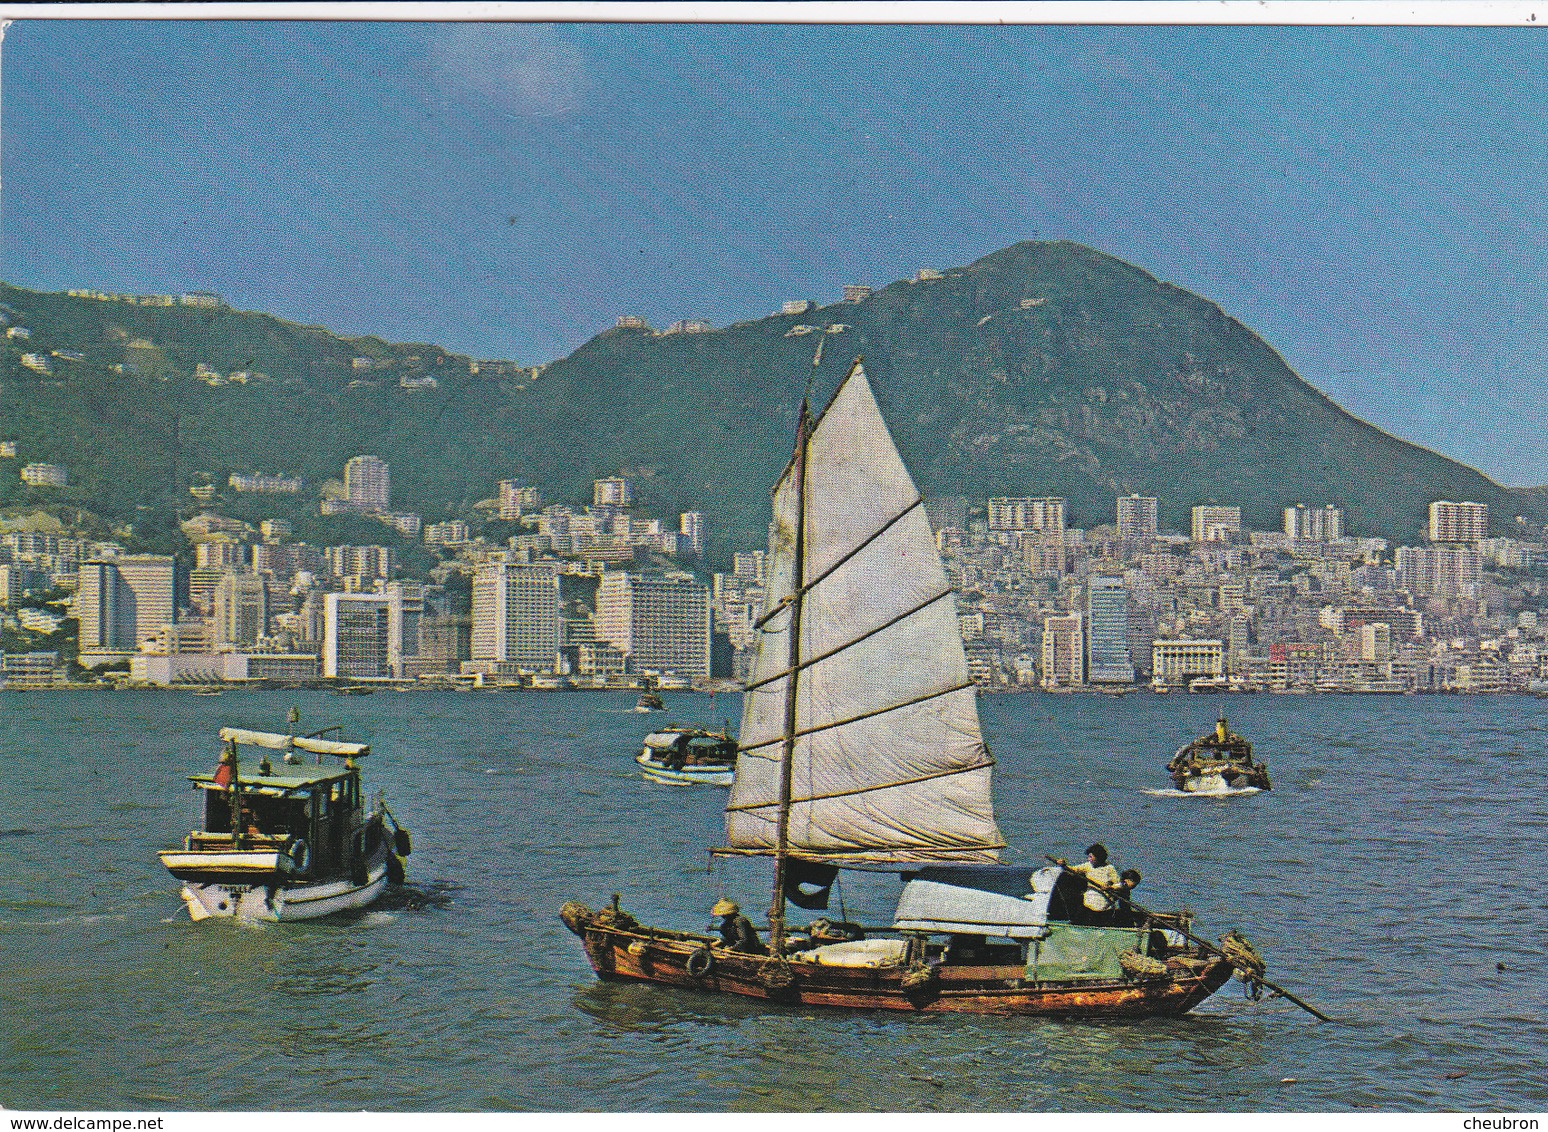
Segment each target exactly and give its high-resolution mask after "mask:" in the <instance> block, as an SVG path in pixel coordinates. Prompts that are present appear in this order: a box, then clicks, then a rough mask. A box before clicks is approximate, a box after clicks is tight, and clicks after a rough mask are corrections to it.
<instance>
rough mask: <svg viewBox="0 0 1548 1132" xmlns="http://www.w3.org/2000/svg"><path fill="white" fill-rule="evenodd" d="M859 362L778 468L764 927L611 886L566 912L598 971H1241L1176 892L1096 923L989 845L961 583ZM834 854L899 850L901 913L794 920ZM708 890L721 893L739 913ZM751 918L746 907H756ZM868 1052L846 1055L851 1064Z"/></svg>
mask: <svg viewBox="0 0 1548 1132" xmlns="http://www.w3.org/2000/svg"><path fill="white" fill-rule="evenodd" d="M922 504H923V500H922V499H921V498H920V496H919V492H918V489H917V488H916V487H915V485H914V482H913V480H912V478H911V477H910V476H909V474H908V471H907V469H906V468H905V467H904V465H903V461H902V459H901V457H900V456H899V455H898V451H897V449H896V447H895V446H894V445H893V443H892V439H891V437H890V435H889V434H888V432H887V426H886V424H885V422H884V421H883V420H882V417H881V412H880V410H879V408H878V407H877V404H876V400H875V398H874V396H873V394H872V392H871V388H870V383H869V382H868V381H867V380H866V377H865V371H864V370H863V369H862V368H861V366H860V363H859V362H858V361H857V362H856V363H855V365H854V366H853V367H852V368H851V369H850V371H849V373H848V375H847V376H846V377H845V379H844V380H843V382H842V383H841V384H840V385H839V388H838V391H837V392H836V393H835V394H834V395H833V399H832V400H831V401H830V402H829V404H828V407H827V408H826V409H824V410H823V412H822V413H821V414H820V415H818V416H817V417H816V418H815V419H813V418H812V416H811V415H810V413H809V412H808V410H807V406H806V405H805V404H804V403H803V404H802V405H801V408H800V411H799V414H798V417H797V425H796V445H795V454H794V456H793V457H792V459H791V461H790V464H789V465H788V467H787V468H786V469H785V472H784V474H783V475H782V476H781V477H780V479H779V482H778V484H777V486H776V487H775V489H774V499H773V510H774V517H773V523H772V524H771V525H770V528H769V580H768V588H767V599H766V600H767V605H766V607H765V612H764V614H763V616H762V618H760V620H759V622H758V628H759V629H760V630H761V632H760V635H759V637H758V650H757V658H756V660H755V662H754V666H753V672H752V674H751V678H750V680H749V683H748V685H747V689H746V691H745V692H744V694H743V699H742V726H741V733H740V736H739V739H740V746H739V748H738V754H737V761H736V773H735V778H734V780H733V782H732V787H731V797H730V801H729V802H728V804H727V806H726V845H725V846H723V847H722V848H719V849H716V850H714V851H713V852H714V853H715V854H717V855H719V856H744V857H770V858H772V859H773V865H774V888H773V899H772V903H771V906H770V908H769V925H768V928H767V934H768V946H767V948H766V949H765V948H764V946H763V944H762V942H761V941H760V940H758V939H757V938H756V937H755V936H754V938H752V939H749V938H748V928H747V925H745V924H742V925H738V926H737V927H736V929H735V930H732V929H731V928H730V927H724V926H723V929H722V930H723V931H729V932H731V934H732V935H733V937H735V938H736V942H737V946H735V947H733V946H727V945H726V944H725V943H724V941H723V937H722V936H715V935H705V934H699V933H696V932H686V931H673V930H669V929H661V928H654V927H647V926H646V925H644V924H642V923H640V921H639V920H637V919H636V918H635V917H634V916H633V915H631V914H630V913H629V912H627V911H625V910H624V909H623V908H622V907H621V906H620V902H619V898H618V897H617V896H615V897H613V900H612V903H611V905H610V906H604V907H603V908H601V909H600V910H599V911H595V912H593V911H592V910H591V909H589V908H587V907H585V906H584V905H581V904H578V903H573V902H572V903H567V904H565V905H564V907H563V908H562V909H560V913H559V914H560V919H561V920H562V921H563V922H564V924H565V926H566V927H568V928H569V929H570V930H571V931H572V932H574V933H575V934H576V935H577V936H579V937H580V939H581V941H582V943H583V944H584V946H585V951H586V957H587V959H588V961H589V962H590V963H591V966H592V968H593V970H595V971H596V973H597V975H598V977H600V978H603V979H610V980H611V979H624V980H639V981H645V982H651V983H658V984H664V985H667V986H672V987H676V988H681V989H685V990H693V991H698V992H704V993H711V994H733V995H739V996H743V997H747V998H753V999H764V1000H772V1001H774V1002H778V1003H782V1004H787V1005H794V1004H800V1005H801V1006H802V1007H803V1008H804V1007H808V1006H835V1007H854V1008H861V1009H885V1010H899V1011H965V1012H971V1013H994V1014H1018V1015H1043V1016H1056V1017H1076V1018H1096V1017H1112V1016H1123V1017H1140V1016H1147V1015H1178V1014H1183V1013H1186V1012H1187V1011H1189V1010H1191V1009H1192V1008H1193V1007H1194V1006H1196V1005H1197V1004H1198V1003H1200V1002H1202V1001H1203V1000H1204V999H1206V998H1208V997H1209V996H1210V995H1211V994H1213V993H1214V992H1215V991H1216V990H1218V989H1219V988H1220V987H1221V986H1223V985H1224V984H1225V982H1226V981H1227V980H1228V979H1229V978H1230V976H1231V971H1232V963H1231V962H1230V961H1228V960H1227V959H1225V958H1224V957H1222V955H1221V954H1220V952H1219V951H1217V950H1211V949H1206V948H1205V947H1203V946H1201V945H1198V944H1196V943H1194V942H1192V940H1193V937H1192V936H1191V935H1188V934H1185V933H1187V932H1188V922H1189V921H1188V918H1187V916H1186V915H1184V914H1173V915H1166V916H1161V915H1152V914H1150V913H1145V914H1143V915H1141V914H1140V913H1139V912H1137V911H1135V912H1134V913H1133V915H1132V922H1130V920H1126V921H1125V923H1124V924H1123V925H1121V926H1120V925H1119V924H1117V923H1107V924H1090V923H1086V922H1079V923H1077V922H1073V921H1072V917H1080V918H1081V919H1082V921H1084V919H1085V917H1084V915H1083V912H1082V909H1083V905H1082V903H1081V900H1080V898H1078V897H1077V898H1076V899H1075V901H1074V904H1073V906H1072V904H1071V902H1070V900H1069V899H1068V895H1067V893H1068V890H1067V888H1066V886H1065V885H1064V884H1062V883H1060V879H1061V876H1062V872H1061V870H1060V869H1058V868H1052V869H1049V868H1038V867H1035V866H1033V867H1029V866H1026V865H1021V866H1006V865H1002V864H1000V851H1001V850H1002V849H1003V848H1004V845H1005V842H1004V840H1003V839H1002V838H1001V836H1000V831H999V828H998V826H997V824H996V822H995V817H994V799H993V796H992V792H991V789H990V773H991V769H992V768H993V766H994V759H993V758H991V757H990V754H989V750H988V747H987V746H986V745H985V743H984V740H983V735H982V733H981V731H980V728H979V720H978V706H977V696H976V689H975V687H974V684H973V681H972V678H971V676H970V675H969V672H968V667H967V658H966V655H965V653H964V650H963V647H962V638H961V633H960V628H959V625H958V620H957V609H956V606H955V605H954V604H953V602H952V600H951V598H952V589H951V586H950V584H949V583H948V581H947V578H946V573H945V570H944V568H943V567H942V565H941V560H940V556H939V554H938V553H937V551H936V548H935V542H934V536H933V535H932V533H931V529H930V524H929V520H928V518H927V517H926V515H925V511H924V508H923V506H922ZM842 868H854V869H866V870H870V871H873V872H896V873H900V874H902V876H903V878H904V885H903V890H902V893H901V895H900V898H899V901H898V905H897V910H896V912H895V914H894V916H893V922H892V925H891V927H890V928H875V929H873V928H860V927H858V926H857V925H853V924H833V923H831V922H829V921H827V920H823V919H818V920H814V921H813V922H812V923H811V924H809V925H807V926H806V927H805V928H804V929H802V928H795V927H793V926H791V925H789V924H787V922H786V912H787V908H786V905H787V903H794V904H795V905H796V907H798V908H807V909H822V908H826V907H827V900H828V889H829V887H831V885H832V884H833V882H834V878H835V877H836V876H837V874H838V870H839V869H842ZM725 903H726V906H727V907H730V909H731V911H730V912H729V913H724V908H719V910H717V911H716V912H715V914H716V915H720V914H723V913H724V914H728V915H735V914H737V913H736V908H735V906H734V905H731V904H730V902H729V901H727V902H725ZM753 930H754V931H756V930H757V929H753ZM859 1068H860V1067H858V1066H857V1070H858V1069H859Z"/></svg>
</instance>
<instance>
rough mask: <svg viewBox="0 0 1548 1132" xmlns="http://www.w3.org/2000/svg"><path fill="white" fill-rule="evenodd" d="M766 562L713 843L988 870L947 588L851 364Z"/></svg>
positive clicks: (977, 769)
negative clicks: (721, 825) (720, 827)
mask: <svg viewBox="0 0 1548 1132" xmlns="http://www.w3.org/2000/svg"><path fill="white" fill-rule="evenodd" d="M797 471H799V474H793V473H796V472H797ZM803 520H804V522H803ZM798 524H799V525H800V526H799V531H800V537H799V538H798V537H797V532H798ZM798 546H799V547H801V548H802V549H801V560H800V561H799V562H798V561H797V560H796V554H797V553H798V551H797V547H798ZM769 552H770V553H769V563H770V566H769V577H768V585H767V599H766V606H765V614H764V617H763V619H762V621H763V623H764V624H765V627H764V628H763V631H762V632H761V634H760V636H759V646H758V654H757V659H756V661H755V664H754V669H753V672H752V674H751V676H752V679H751V681H750V682H749V685H748V692H747V694H746V695H745V696H744V697H743V715H742V729H741V740H742V748H741V750H740V751H739V753H738V756H737V768H736V776H735V779H734V781H733V785H732V796H731V799H730V802H729V804H728V806H727V810H726V836H727V842H728V847H727V848H728V849H729V850H732V851H735V852H746V853H752V854H765V853H767V854H773V855H778V854H780V853H784V854H787V855H790V856H797V857H800V858H803V859H811V860H818V859H832V860H834V861H857V860H862V859H863V860H865V861H867V862H869V863H880V864H885V863H887V862H893V863H907V862H910V861H936V862H941V861H994V860H997V859H998V850H999V848H1001V847H1002V846H1003V844H1004V842H1003V840H1002V839H1001V837H1000V834H999V829H998V827H997V826H996V825H995V821H994V806H993V801H992V798H991V795H990V775H991V773H992V767H993V760H992V759H991V758H990V757H989V753H988V750H987V748H986V747H985V745H984V741H983V735H982V733H981V731H980V729H979V722H978V707H977V698H976V694H975V691H974V689H973V685H972V681H971V680H970V679H969V677H968V673H967V661H966V657H965V656H964V654H963V650H962V640H961V634H960V631H959V627H958V623H957V611H956V607H955V604H954V603H953V602H950V601H946V600H945V599H946V598H947V597H949V596H951V592H952V591H951V587H950V586H949V585H948V584H947V580H946V575H945V571H944V569H943V568H942V566H941V562H940V557H939V555H938V554H937V552H936V548H935V540H934V535H933V533H932V532H931V530H930V526H929V521H928V519H927V518H926V516H925V514H924V510H923V508H922V506H921V498H920V495H919V491H918V489H917V488H916V487H915V485H914V483H913V480H912V479H911V478H910V476H909V474H908V471H907V469H906V468H905V467H904V465H903V461H902V458H901V457H900V456H899V455H898V451H897V448H896V446H895V445H894V444H893V442H892V438H891V436H890V434H889V433H888V431H887V427H886V424H885V422H884V421H883V420H882V416H881V412H880V410H879V408H878V407H877V404H876V401H875V398H874V396H873V395H872V392H871V389H870V385H869V382H868V381H867V380H866V376H865V372H864V370H863V369H862V368H861V367H860V366H859V365H858V363H857V364H856V366H855V367H854V368H853V369H852V370H851V371H850V374H849V376H848V377H846V378H845V380H844V381H843V382H842V383H841V384H840V386H839V388H838V390H837V391H835V393H834V395H833V397H832V399H831V400H830V401H829V402H828V405H827V407H826V408H825V409H824V410H823V412H822V414H821V415H820V416H819V417H818V418H817V420H816V422H815V423H814V424H811V425H810V426H809V427H808V430H807V432H806V434H805V447H804V449H802V454H801V459H800V464H799V469H797V467H796V463H795V462H794V461H793V462H792V466H791V467H790V468H787V469H786V472H785V474H784V475H783V476H782V477H781V478H780V482H779V484H778V485H777V486H776V488H775V491H774V494H773V520H772V522H771V523H770V527H769ZM797 606H798V607H799V610H800V616H799V618H796V617H787V618H784V619H783V620H780V619H777V618H774V617H773V615H774V614H777V613H778V612H780V611H781V610H782V609H791V610H794V609H795V608H796V607H797ZM770 621H772V622H773V623H772V624H769V623H768V622H770ZM793 633H794V634H795V635H796V639H795V640H792V634H793ZM792 690H793V695H792ZM791 709H793V710H791ZM768 748H776V749H777V757H771V756H772V755H774V754H775V753H776V751H774V750H766V749H768ZM782 783H788V786H786V787H785V788H784V789H783V790H782V789H781V786H782Z"/></svg>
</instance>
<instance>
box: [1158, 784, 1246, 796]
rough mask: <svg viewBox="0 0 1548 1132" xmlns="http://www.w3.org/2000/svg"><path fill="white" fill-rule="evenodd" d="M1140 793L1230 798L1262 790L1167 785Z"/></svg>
mask: <svg viewBox="0 0 1548 1132" xmlns="http://www.w3.org/2000/svg"><path fill="white" fill-rule="evenodd" d="M1140 793H1141V794H1149V795H1150V796H1151V797H1152V798H1230V797H1232V796H1233V795H1236V794H1261V793H1263V791H1262V790H1260V789H1259V788H1258V787H1256V786H1241V787H1231V786H1226V787H1224V788H1222V789H1220V790H1178V789H1177V788H1176V787H1168V788H1167V789H1165V790H1141V791H1140Z"/></svg>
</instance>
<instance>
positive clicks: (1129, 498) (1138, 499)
mask: <svg viewBox="0 0 1548 1132" xmlns="http://www.w3.org/2000/svg"><path fill="white" fill-rule="evenodd" d="M1160 529H1161V526H1160V520H1159V516H1158V509H1157V506H1156V498H1155V496H1152V495H1120V496H1119V497H1118V537H1119V538H1135V539H1138V538H1154V537H1155V536H1156V534H1157V533H1158V532H1159V531H1160Z"/></svg>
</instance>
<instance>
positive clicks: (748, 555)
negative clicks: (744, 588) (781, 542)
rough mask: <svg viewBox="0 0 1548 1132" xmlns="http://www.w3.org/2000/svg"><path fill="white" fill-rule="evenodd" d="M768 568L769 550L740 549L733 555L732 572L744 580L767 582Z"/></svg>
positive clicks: (762, 583)
mask: <svg viewBox="0 0 1548 1132" xmlns="http://www.w3.org/2000/svg"><path fill="white" fill-rule="evenodd" d="M767 569H768V552H767V551H765V550H739V551H737V552H736V553H735V554H733V555H732V556H731V573H732V575H733V576H735V577H738V578H741V579H742V580H743V581H744V582H754V583H756V584H758V585H760V586H761V585H765V584H767V582H768V577H767V574H766V571H767Z"/></svg>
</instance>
